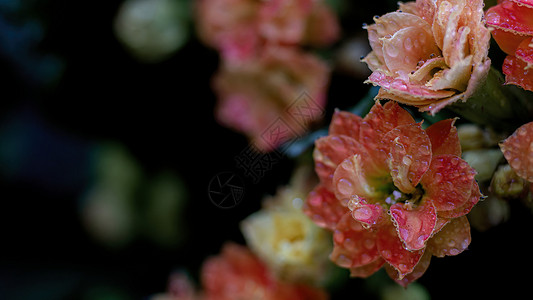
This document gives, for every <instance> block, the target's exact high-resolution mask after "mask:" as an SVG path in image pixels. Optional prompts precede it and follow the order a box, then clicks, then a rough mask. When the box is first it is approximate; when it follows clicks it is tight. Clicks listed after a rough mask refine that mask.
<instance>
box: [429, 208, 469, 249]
mask: <svg viewBox="0 0 533 300" xmlns="http://www.w3.org/2000/svg"><path fill="white" fill-rule="evenodd" d="M470 240H471V237H470V223H468V219H467V218H466V216H462V217H460V218H455V219H453V220H451V222H450V223H448V224H447V225H446V226H444V228H442V230H441V231H440V232H439V233H437V234H435V236H434V237H433V238H431V239H430V240H429V241H428V246H427V249H426V250H427V251H429V252H431V253H433V255H435V256H437V257H444V256H446V255H457V254H459V253H461V252H463V251H464V250H466V248H467V247H468V245H470Z"/></svg>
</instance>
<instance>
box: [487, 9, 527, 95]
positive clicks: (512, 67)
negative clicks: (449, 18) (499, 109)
mask: <svg viewBox="0 0 533 300" xmlns="http://www.w3.org/2000/svg"><path fill="white" fill-rule="evenodd" d="M486 16H487V17H486V18H487V25H488V26H490V27H491V28H492V29H493V30H492V37H494V39H495V40H496V42H497V43H498V45H499V46H500V48H501V49H502V50H503V51H504V52H505V53H507V54H508V56H507V57H506V58H505V61H504V63H503V67H502V69H503V73H504V74H505V81H506V82H505V83H506V84H514V85H518V86H521V87H522V88H524V89H526V90H529V91H533V72H532V71H531V67H532V66H533V1H530V0H500V1H498V5H495V6H493V7H491V8H490V9H489V10H488V11H487V14H486Z"/></svg>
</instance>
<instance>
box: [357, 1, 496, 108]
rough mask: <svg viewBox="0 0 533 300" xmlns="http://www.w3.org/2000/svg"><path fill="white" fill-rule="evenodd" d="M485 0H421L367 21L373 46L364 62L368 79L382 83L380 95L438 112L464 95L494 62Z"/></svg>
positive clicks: (480, 80) (468, 93) (480, 79)
mask: <svg viewBox="0 0 533 300" xmlns="http://www.w3.org/2000/svg"><path fill="white" fill-rule="evenodd" d="M482 18H483V1H482V0H475V1H470V0H469V1H467V0H461V1H443V0H437V1H428V0H417V1H416V2H407V3H405V4H400V10H399V11H396V12H392V13H388V14H386V15H383V16H381V17H379V18H378V17H375V18H374V21H375V24H372V25H369V26H366V29H367V30H368V39H369V42H370V46H371V47H372V52H370V54H368V55H367V56H366V57H365V58H364V60H363V61H364V62H366V63H367V64H368V67H369V68H370V69H371V70H372V74H371V75H370V77H369V78H368V80H367V82H369V83H372V84H374V85H379V86H380V87H381V89H380V91H379V94H378V95H377V98H380V99H393V100H396V101H398V102H401V103H405V104H409V105H414V106H417V107H419V108H420V110H422V111H430V112H431V113H432V114H435V113H436V112H438V111H439V110H440V109H441V108H443V107H444V106H446V105H448V104H450V103H453V102H455V101H457V100H459V99H462V100H463V101H466V99H467V98H468V97H470V96H471V95H472V94H473V93H474V92H475V90H476V89H477V87H478V85H479V84H480V83H481V82H482V80H483V79H484V77H485V76H486V75H487V72H488V70H489V68H490V59H489V58H488V57H487V55H488V46H489V40H490V34H489V31H488V29H487V28H486V27H485V26H484V24H483V20H482Z"/></svg>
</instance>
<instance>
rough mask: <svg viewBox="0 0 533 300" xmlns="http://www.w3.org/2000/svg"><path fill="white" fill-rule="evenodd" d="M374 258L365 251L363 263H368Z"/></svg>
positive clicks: (362, 257) (362, 256) (362, 258)
mask: <svg viewBox="0 0 533 300" xmlns="http://www.w3.org/2000/svg"><path fill="white" fill-rule="evenodd" d="M371 260H372V257H370V255H368V254H366V253H363V254H362V255H361V263H362V264H364V265H366V264H367V263H369V262H370V261H371Z"/></svg>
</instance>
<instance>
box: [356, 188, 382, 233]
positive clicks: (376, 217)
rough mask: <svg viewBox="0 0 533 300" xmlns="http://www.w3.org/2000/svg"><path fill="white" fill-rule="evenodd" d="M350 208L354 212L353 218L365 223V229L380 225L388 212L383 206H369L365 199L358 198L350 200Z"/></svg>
mask: <svg viewBox="0 0 533 300" xmlns="http://www.w3.org/2000/svg"><path fill="white" fill-rule="evenodd" d="M348 208H349V209H350V211H351V212H352V217H353V218H354V219H355V220H357V221H359V222H361V223H363V226H365V227H370V226H375V225H378V224H380V223H381V222H382V221H383V218H384V217H385V216H386V210H385V209H384V208H383V207H382V206H381V205H379V204H369V203H368V202H367V201H366V200H365V199H363V198H360V197H357V196H355V197H352V198H351V199H350V201H349V202H348Z"/></svg>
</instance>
